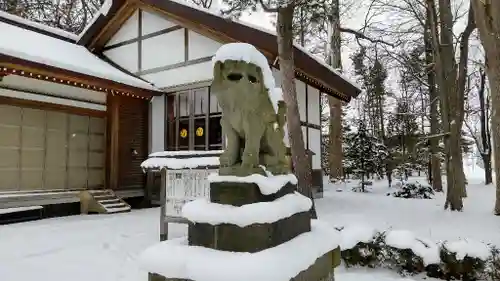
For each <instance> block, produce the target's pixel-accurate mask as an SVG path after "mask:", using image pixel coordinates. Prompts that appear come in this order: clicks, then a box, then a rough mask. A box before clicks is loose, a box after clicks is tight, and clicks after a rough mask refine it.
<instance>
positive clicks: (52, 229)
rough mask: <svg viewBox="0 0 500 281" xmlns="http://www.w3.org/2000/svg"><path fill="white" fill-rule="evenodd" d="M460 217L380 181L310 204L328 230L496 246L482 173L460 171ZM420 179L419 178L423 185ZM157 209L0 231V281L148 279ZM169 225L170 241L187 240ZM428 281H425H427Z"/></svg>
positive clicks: (389, 276)
mask: <svg viewBox="0 0 500 281" xmlns="http://www.w3.org/2000/svg"><path fill="white" fill-rule="evenodd" d="M467 176H468V178H469V182H470V185H469V187H468V195H469V197H468V198H467V199H466V200H465V211H464V212H462V213H451V212H446V211H443V202H444V197H443V195H441V194H440V195H438V196H437V197H436V198H435V199H432V200H413V199H399V198H393V197H390V196H386V193H387V192H388V188H387V187H386V182H385V181H380V182H375V184H374V192H372V193H369V194H359V193H354V192H351V191H349V189H350V188H348V187H344V191H343V192H338V191H337V188H338V187H337V186H333V185H327V186H326V188H325V189H326V191H325V197H324V198H323V199H319V200H316V204H317V208H318V214H319V216H320V219H322V220H324V221H327V222H328V223H331V224H332V225H335V226H346V225H367V226H372V227H375V228H377V229H379V230H386V229H388V228H392V229H401V230H410V231H413V232H414V233H415V234H416V235H418V236H420V237H425V238H428V239H430V240H433V241H436V242H438V241H441V240H457V239H459V238H470V239H474V240H478V241H483V242H486V243H494V244H496V245H500V236H499V235H498V233H500V219H498V217H495V216H493V214H492V208H493V203H494V195H495V194H494V187H493V186H484V185H482V184H481V183H480V182H481V180H482V174H481V173H480V171H479V173H477V172H470V171H467ZM422 180H423V179H422ZM158 223H159V209H158V208H155V209H146V210H137V211H132V212H131V213H124V214H113V215H90V216H72V217H66V218H54V219H46V220H40V221H35V222H27V223H20V224H11V225H5V226H0V280H2V281H31V280H56V281H59V280H70V279H71V280H73V281H87V280H108V281H119V280H120V281H122V280H124V281H139V280H147V277H146V276H147V275H146V272H144V271H143V270H141V269H140V268H139V267H138V262H137V256H138V254H139V253H140V252H141V251H143V250H144V249H145V248H146V247H148V246H150V245H152V244H154V243H155V242H156V241H157V239H158V232H159V230H158V227H159V225H158ZM186 231H187V230H186V227H185V226H183V225H175V224H172V225H171V229H170V233H171V236H170V237H171V238H173V237H180V236H183V235H184V234H185V233H186ZM336 280H340V281H354V280H355V281H375V280H377V281H396V280H399V281H401V280H420V279H418V278H415V277H412V278H410V279H408V278H406V279H405V278H402V277H399V276H397V275H396V274H394V273H391V272H387V271H378V270H365V269H358V270H345V269H338V275H337V278H336ZM427 280H428V279H427Z"/></svg>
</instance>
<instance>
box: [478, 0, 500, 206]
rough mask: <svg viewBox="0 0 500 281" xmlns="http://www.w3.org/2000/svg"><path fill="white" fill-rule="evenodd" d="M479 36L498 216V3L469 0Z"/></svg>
mask: <svg viewBox="0 0 500 281" xmlns="http://www.w3.org/2000/svg"><path fill="white" fill-rule="evenodd" d="M471 8H472V10H473V12H474V14H475V18H476V25H477V27H478V30H479V36H480V38H481V43H482V45H483V48H484V51H485V54H486V73H487V75H488V82H489V85H490V91H491V106H492V108H493V116H492V120H491V123H492V128H491V129H492V133H493V145H494V151H495V153H494V159H495V178H496V185H497V186H496V188H497V192H496V203H495V214H496V215H500V53H499V52H498V50H500V1H492V0H471Z"/></svg>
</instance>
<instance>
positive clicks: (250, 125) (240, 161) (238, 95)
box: [211, 43, 290, 176]
mask: <svg viewBox="0 0 500 281" xmlns="http://www.w3.org/2000/svg"><path fill="white" fill-rule="evenodd" d="M212 61H213V64H214V68H213V69H214V80H213V82H212V87H211V91H212V93H214V94H215V96H216V97H217V101H218V103H219V106H220V107H221V109H222V119H221V126H222V134H223V135H224V136H225V137H226V140H227V142H226V149H225V151H224V153H223V154H222V155H221V157H220V166H221V167H220V169H219V175H233V176H248V175H251V174H255V173H258V174H263V175H266V173H265V172H266V170H267V171H269V172H271V173H272V174H274V175H276V174H288V173H290V168H289V165H288V161H287V159H286V148H285V144H284V142H283V137H284V130H283V126H284V124H285V120H286V116H285V115H286V107H285V103H284V102H283V97H282V92H281V89H277V88H275V85H274V77H273V75H272V72H271V69H270V67H269V65H268V62H267V59H266V57H264V55H263V54H262V53H260V52H259V51H258V50H257V49H256V48H255V47H254V46H252V45H250V44H246V43H231V44H226V45H223V46H222V47H220V48H219V50H218V51H217V53H216V54H215V56H214V58H213V59H212ZM262 167H264V169H263V168H262Z"/></svg>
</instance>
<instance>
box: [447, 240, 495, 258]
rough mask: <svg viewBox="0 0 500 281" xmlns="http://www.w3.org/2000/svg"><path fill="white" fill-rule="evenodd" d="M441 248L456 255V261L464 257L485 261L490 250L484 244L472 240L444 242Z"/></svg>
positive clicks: (489, 254)
mask: <svg viewBox="0 0 500 281" xmlns="http://www.w3.org/2000/svg"><path fill="white" fill-rule="evenodd" d="M443 246H444V247H445V248H446V249H447V250H448V251H450V252H452V253H455V254H456V258H457V260H463V259H464V258H465V257H466V256H467V257H470V258H477V259H481V260H486V259H487V258H488V257H490V256H491V249H490V248H489V247H488V246H487V245H486V244H484V243H481V242H478V241H473V240H465V239H462V240H458V241H454V242H445V243H444V244H443Z"/></svg>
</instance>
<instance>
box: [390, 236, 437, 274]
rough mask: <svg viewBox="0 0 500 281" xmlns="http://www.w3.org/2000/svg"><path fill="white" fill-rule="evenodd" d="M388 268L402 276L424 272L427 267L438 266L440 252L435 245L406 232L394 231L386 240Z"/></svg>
mask: <svg viewBox="0 0 500 281" xmlns="http://www.w3.org/2000/svg"><path fill="white" fill-rule="evenodd" d="M385 245H386V252H387V253H386V266H387V267H389V268H392V269H395V270H397V271H398V272H399V273H400V274H402V275H413V274H416V273H421V272H424V271H425V270H426V268H427V266H430V265H432V264H438V263H439V262H440V259H439V250H438V247H437V245H436V244H435V243H433V242H431V241H426V240H425V239H422V238H417V237H415V235H414V234H413V233H412V232H410V231H406V230H392V231H390V232H388V233H387V235H386V238H385Z"/></svg>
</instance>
